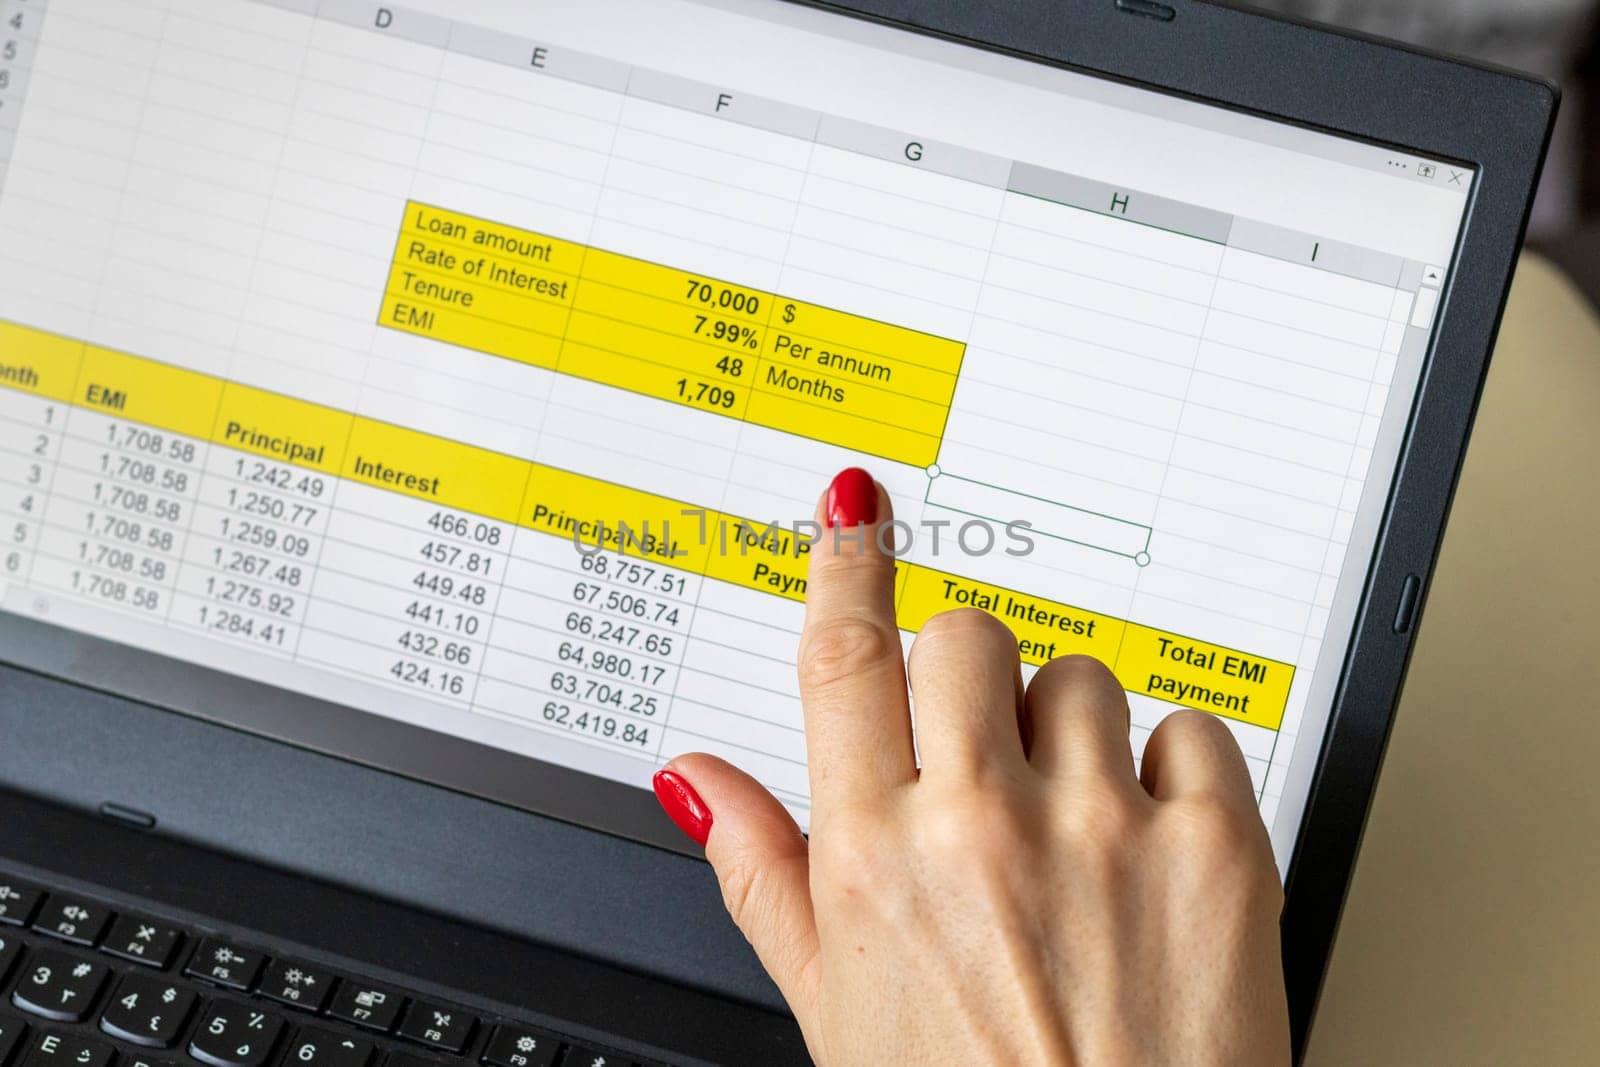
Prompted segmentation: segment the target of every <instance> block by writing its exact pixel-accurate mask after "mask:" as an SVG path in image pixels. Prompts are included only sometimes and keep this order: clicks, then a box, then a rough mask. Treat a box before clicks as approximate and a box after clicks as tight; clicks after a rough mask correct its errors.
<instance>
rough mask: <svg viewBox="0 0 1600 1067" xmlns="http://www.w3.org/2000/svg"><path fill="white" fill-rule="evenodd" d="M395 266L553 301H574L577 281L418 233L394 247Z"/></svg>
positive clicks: (440, 277) (556, 272) (528, 297)
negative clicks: (423, 236)
mask: <svg viewBox="0 0 1600 1067" xmlns="http://www.w3.org/2000/svg"><path fill="white" fill-rule="evenodd" d="M394 266H395V268H396V269H404V270H412V271H417V272H419V273H422V274H426V275H431V276H433V277H436V278H439V279H441V280H443V279H452V280H455V281H457V282H461V283H470V284H472V285H474V286H478V287H481V288H486V289H493V290H496V291H498V292H503V293H509V294H511V295H513V296H520V297H524V298H526V299H529V300H539V301H545V302H548V303H553V304H570V303H571V302H572V295H573V292H574V286H573V282H574V281H575V280H576V279H574V278H573V277H572V276H571V275H569V274H562V273H561V272H559V271H555V270H547V269H543V268H537V267H534V268H529V267H526V266H524V265H523V264H520V263H516V262H514V261H512V260H509V259H506V258H504V257H501V256H491V255H481V254H477V253H474V252H471V251H467V250H464V249H461V248H458V247H457V246H455V245H453V244H451V243H449V242H447V241H434V240H429V239H425V238H422V237H417V236H411V237H403V238H402V239H401V240H400V242H399V243H398V244H397V245H396V246H395V253H394ZM390 284H391V285H392V284H393V283H392V282H391V283H390Z"/></svg>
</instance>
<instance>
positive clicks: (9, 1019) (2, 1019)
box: [0, 1015, 28, 1064]
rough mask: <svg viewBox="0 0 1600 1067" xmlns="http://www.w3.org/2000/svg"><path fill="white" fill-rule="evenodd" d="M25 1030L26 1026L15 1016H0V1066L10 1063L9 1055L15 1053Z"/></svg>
mask: <svg viewBox="0 0 1600 1067" xmlns="http://www.w3.org/2000/svg"><path fill="white" fill-rule="evenodd" d="M27 1029H28V1024H27V1023H25V1022H23V1021H22V1020H21V1019H19V1018H17V1017H16V1016H15V1015H0V1064H6V1063H10V1062H11V1054H12V1053H13V1052H15V1051H17V1046H18V1045H19V1044H21V1042H22V1035H23V1033H24V1032H26V1031H27Z"/></svg>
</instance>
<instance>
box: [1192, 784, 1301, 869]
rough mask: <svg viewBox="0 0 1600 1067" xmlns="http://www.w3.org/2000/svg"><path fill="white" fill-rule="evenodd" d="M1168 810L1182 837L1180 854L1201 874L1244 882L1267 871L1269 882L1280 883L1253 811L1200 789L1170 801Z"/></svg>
mask: <svg viewBox="0 0 1600 1067" xmlns="http://www.w3.org/2000/svg"><path fill="white" fill-rule="evenodd" d="M1167 813H1168V816H1169V818H1170V819H1171V820H1172V821H1173V822H1174V823H1175V825H1176V827H1177V831H1176V832H1177V833H1178V835H1179V836H1180V837H1181V839H1182V849H1181V854H1182V855H1183V856H1184V857H1185V858H1186V861H1187V862H1188V863H1189V864H1190V865H1192V866H1193V867H1194V868H1195V870H1196V872H1197V873H1198V874H1199V875H1200V876H1201V877H1202V878H1203V879H1205V880H1207V881H1209V882H1226V883H1228V884H1231V885H1245V884H1249V883H1253V882H1258V881H1262V878H1261V875H1262V874H1263V872H1270V873H1271V878H1270V883H1271V885H1272V886H1273V887H1274V888H1281V887H1279V883H1278V879H1277V875H1276V867H1275V866H1274V864H1273V862H1272V848H1271V845H1270V843H1269V842H1268V840H1267V833H1266V828H1265V826H1264V825H1263V824H1262V822H1261V818H1260V816H1258V815H1257V814H1256V813H1255V812H1254V811H1253V810H1250V809H1244V808H1241V807H1240V806H1239V805H1238V804H1236V803H1234V802H1232V801H1231V800H1229V799H1227V798H1224V797H1220V796H1206V795H1203V794H1201V795H1191V796H1189V797H1185V798H1184V799H1183V800H1180V801H1174V802H1172V803H1171V804H1169V805H1168V810H1167ZM1263 884H1265V883H1263Z"/></svg>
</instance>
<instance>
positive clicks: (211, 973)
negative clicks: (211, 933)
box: [183, 937, 267, 989]
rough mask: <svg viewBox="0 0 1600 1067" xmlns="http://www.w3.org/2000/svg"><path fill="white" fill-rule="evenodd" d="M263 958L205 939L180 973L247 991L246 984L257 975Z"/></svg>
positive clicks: (218, 941)
mask: <svg viewBox="0 0 1600 1067" xmlns="http://www.w3.org/2000/svg"><path fill="white" fill-rule="evenodd" d="M266 958H267V957H266V954H265V953H262V952H257V951H256V950H255V949H253V948H242V947H240V946H239V945H235V944H233V943H232V942H231V941H224V940H223V939H222V938H220V937H208V938H206V939H205V940H204V941H202V942H200V947H199V948H197V949H195V950H194V957H193V958H192V959H191V960H190V961H189V966H188V967H186V968H185V969H184V972H183V973H184V974H187V975H192V976H193V977H195V978H203V979H205V980H206V981H207V982H215V983H216V984H217V985H220V986H226V987H227V988H229V989H249V988H250V983H251V982H254V981H255V980H256V975H257V974H260V973H261V964H262V963H263V962H265V961H266Z"/></svg>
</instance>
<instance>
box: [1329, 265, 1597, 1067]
mask: <svg viewBox="0 0 1600 1067" xmlns="http://www.w3.org/2000/svg"><path fill="white" fill-rule="evenodd" d="M1597 529H1600V319H1597V318H1596V316H1595V315H1594V313H1593V311H1592V310H1591V308H1590V306H1589V305H1588V304H1587V303H1585V302H1584V300H1583V298H1582V297H1581V296H1579V295H1578V294H1577V293H1576V292H1574V291H1572V290H1571V288H1570V287H1569V286H1568V285H1567V284H1566V282H1565V280H1564V279H1563V278H1561V277H1560V276H1559V275H1557V274H1556V273H1555V272H1554V270H1553V269H1552V268H1550V267H1549V266H1548V265H1546V264H1544V263H1543V262H1540V261H1538V260H1535V259H1532V258H1525V259H1524V261H1523V263H1522V266H1521V267H1520V268H1519V270H1518V275H1517V280H1516V283H1515V285H1514V287H1513V290H1512V296H1511V303H1510V306H1509V309H1508V311H1507V314H1506V320H1505V325H1504V327H1503V329H1502V331H1501V337H1500V343H1499V347H1498V349H1497V351H1496V353H1495V357H1494V361H1493V363H1492V364H1491V367H1490V372H1489V380H1488V385H1487V387H1486V390H1485V393H1484V400H1483V404H1482V408H1481V410H1480V412H1479V415H1478V422H1477V427H1476V429H1475V430H1474V433H1473V438H1472V443H1471V445H1470V447H1469V449H1468V452H1467V460H1466V466H1465V469H1464V472H1463V475H1462V482H1461V487H1460V490H1459V492H1458V494H1457V497H1456V503H1455V507H1454V510H1453V511H1452V513H1451V518H1450V526H1449V529H1448V532H1447V534H1446V536H1445V540H1444V546H1443V550H1442V553H1441V556H1440V561H1439V567H1438V571H1437V573H1436V575H1435V579H1434V583H1433V587H1432V592H1431V594H1430V596H1429V599H1428V603H1427V606H1426V609H1425V614H1424V617H1423V623H1422V628H1421V631H1420V633H1419V635H1418V641H1417V649H1416V652H1415V655H1414V658H1413V660H1412V665H1411V671H1410V674H1409V677H1408V679H1407V682H1406V687H1405V693H1404V695H1403V697H1402V698H1401V702H1400V711H1399V715H1398V718H1397V719H1396V724H1395V729H1394V734H1393V737H1392V739H1391V742H1390V746H1389V753H1388V757H1387V759H1386V761H1385V763H1384V767H1383V773H1382V778H1381V780H1380V782H1379V785H1378V792H1377V796H1376V798H1375V800H1374V804H1373V810H1372V816H1371V820H1370V822H1369V823H1368V827H1367V835H1366V840H1365V843H1364V844H1363V846H1362V850H1361V855H1360V859H1359V861H1358V863H1357V867H1356V874H1355V882H1354V885H1353V887H1352V890H1351V895H1350V898H1349V901H1348V903H1347V905H1346V908H1345V915H1344V921H1343V925H1342V926H1341V928H1340V932H1339V937H1338V941H1337V943H1336V945H1335V948H1334V953H1333V960H1332V965H1331V969H1330V972H1329V976H1328V983H1327V986H1326V988H1325V990H1324V993H1323V998H1322V1004H1321V1008H1320V1010H1319V1013H1318V1017H1317V1020H1316V1023H1315V1026H1314V1030H1313V1032H1312V1038H1311V1046H1310V1053H1309V1056H1308V1062H1309V1063H1310V1064H1312V1065H1314V1067H1327V1065H1332V1064H1452V1065H1454V1064H1522V1063H1527V1064H1540V1065H1543V1064H1600V706H1597V705H1600V537H1597V536H1596V531H1597Z"/></svg>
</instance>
